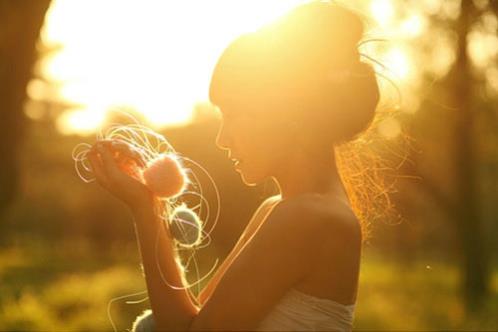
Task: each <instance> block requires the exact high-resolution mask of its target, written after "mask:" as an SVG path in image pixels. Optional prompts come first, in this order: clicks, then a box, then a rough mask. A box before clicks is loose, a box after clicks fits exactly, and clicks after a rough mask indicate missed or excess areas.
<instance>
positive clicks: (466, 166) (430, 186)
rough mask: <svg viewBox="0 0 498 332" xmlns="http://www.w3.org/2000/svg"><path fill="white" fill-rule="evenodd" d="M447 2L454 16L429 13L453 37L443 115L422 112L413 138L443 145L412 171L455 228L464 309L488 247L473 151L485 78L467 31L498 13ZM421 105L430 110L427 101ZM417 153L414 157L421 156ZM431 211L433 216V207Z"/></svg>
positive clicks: (485, 267)
mask: <svg viewBox="0 0 498 332" xmlns="http://www.w3.org/2000/svg"><path fill="white" fill-rule="evenodd" d="M440 3H443V2H442V1H441V2H440ZM452 3H455V4H457V6H458V7H457V9H458V10H457V11H456V12H457V13H458V15H455V17H456V18H454V19H448V17H444V16H443V17H442V16H441V15H440V13H435V14H434V15H429V18H430V20H431V23H432V29H434V31H437V30H436V29H444V30H446V31H449V32H450V33H451V35H452V36H454V39H455V45H454V47H455V48H454V62H453V65H452V67H451V69H450V70H449V72H448V74H447V75H445V76H444V77H443V79H442V80H440V81H439V82H438V84H437V86H436V87H437V90H436V91H437V93H438V94H440V96H441V97H442V98H443V100H444V105H445V106H446V107H444V110H441V111H442V112H443V113H444V118H445V120H444V121H440V120H439V119H437V117H436V116H435V114H434V112H430V113H431V114H428V113H427V115H426V116H427V117H424V118H423V120H421V119H419V120H418V122H419V125H420V126H421V127H423V128H422V129H420V128H419V132H418V134H417V136H418V137H416V139H417V140H419V138H420V140H421V141H424V140H425V142H424V143H422V149H424V150H426V149H428V150H430V149H433V150H434V149H435V148H434V146H435V145H442V146H440V147H438V148H436V149H435V150H437V152H436V153H439V155H436V154H434V153H433V155H432V159H436V158H437V159H438V160H433V165H432V166H434V167H431V166H429V167H427V164H426V165H417V167H416V168H417V169H416V170H414V171H413V172H414V173H418V174H420V175H422V178H423V180H422V183H421V185H422V187H423V188H424V192H425V193H428V194H430V196H431V198H433V199H434V201H436V202H437V204H438V205H439V207H440V208H441V210H442V211H443V212H444V214H445V215H446V216H447V217H448V219H449V221H450V222H451V223H452V224H453V225H454V227H455V230H456V237H457V246H458V249H459V250H458V255H459V258H460V259H461V276H462V285H461V287H462V288H461V289H462V295H463V298H464V302H465V307H466V310H467V311H468V312H476V311H478V310H479V309H480V308H481V305H482V304H483V303H484V300H485V299H486V297H487V295H488V294H489V282H490V280H489V279H490V252H489V250H488V243H487V241H486V240H487V236H486V233H485V231H484V219H483V218H484V217H483V213H482V209H481V207H482V202H481V200H482V198H483V195H482V193H481V192H480V190H479V189H480V187H481V183H480V181H482V179H481V178H480V174H479V165H480V162H481V160H482V156H481V155H479V154H478V144H479V143H480V142H479V141H478V139H479V138H480V136H479V135H477V130H476V123H477V122H478V121H479V117H482V116H483V114H482V113H483V112H480V111H479V109H480V108H481V106H482V104H483V103H482V100H479V98H478V95H477V94H478V91H480V90H482V87H483V84H485V83H486V82H485V80H482V76H483V75H482V72H483V70H482V68H477V66H475V65H474V64H473V61H472V60H473V59H472V57H471V56H470V55H471V53H472V52H471V51H470V46H469V45H470V40H471V38H470V37H471V33H472V32H475V27H476V24H477V23H478V22H479V20H480V19H481V18H482V16H483V15H487V14H491V13H493V15H494V17H495V18H496V17H497V16H498V15H497V13H498V2H497V1H489V2H488V1H471V0H460V1H452ZM494 34H496V32H494ZM481 47H486V46H482V45H481ZM481 50H483V49H481ZM425 51H426V50H424V51H422V52H425ZM485 69H486V68H484V70H485ZM424 107H426V108H427V110H429V109H430V108H428V107H427V105H425V106H424ZM431 110H432V111H434V109H431ZM438 121H440V122H438ZM431 127H435V128H437V129H436V131H440V132H441V131H446V132H449V137H448V141H447V142H445V143H446V144H442V143H441V142H436V141H435V140H434V139H433V138H434V137H441V135H440V134H438V135H435V136H434V135H433V136H432V139H431V138H423V136H424V135H425V134H427V133H428V132H430V131H431V130H434V128H431ZM424 152H425V151H424ZM420 158H421V157H420V156H419V157H415V158H414V159H419V161H420ZM422 158H423V157H422ZM425 158H426V159H427V158H430V157H427V156H425ZM434 163H435V164H434ZM436 164H438V165H436ZM441 165H442V166H441ZM438 171H439V172H438ZM431 213H432V214H433V215H434V212H431Z"/></svg>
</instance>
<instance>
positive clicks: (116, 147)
mask: <svg viewBox="0 0 498 332" xmlns="http://www.w3.org/2000/svg"><path fill="white" fill-rule="evenodd" d="M101 142H102V144H104V145H105V146H107V147H108V148H109V149H111V150H112V151H118V152H120V153H122V154H124V155H125V156H126V157H128V158H131V159H133V160H134V161H135V162H136V163H137V164H138V165H139V166H140V167H144V166H145V161H144V160H143V158H142V154H141V153H140V152H139V151H138V149H137V148H135V147H134V146H133V145H131V144H128V143H126V142H123V141H119V140H102V141H101Z"/></svg>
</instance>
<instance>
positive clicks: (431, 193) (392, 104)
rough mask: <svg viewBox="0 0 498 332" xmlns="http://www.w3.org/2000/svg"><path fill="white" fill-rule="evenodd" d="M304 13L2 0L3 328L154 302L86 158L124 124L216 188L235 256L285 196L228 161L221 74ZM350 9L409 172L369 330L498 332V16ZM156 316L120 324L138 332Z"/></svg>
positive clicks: (378, 233) (83, 326)
mask: <svg viewBox="0 0 498 332" xmlns="http://www.w3.org/2000/svg"><path fill="white" fill-rule="evenodd" d="M299 2H300V1H297V0H294V1H284V0H265V1H262V0H258V1H255V0H252V1H243V0H212V1H188V2H187V1H152V0H148V1H146V0H141V1H138V0H127V1H118V0H99V1H97V0H85V1H83V0H52V1H50V0H25V1H24V0H23V1H17V0H0V114H1V117H0V138H1V139H0V153H1V157H0V160H1V162H0V179H1V180H0V181H1V182H0V330H2V331H3V330H9V331H10V330H22V331H35V330H52V331H55V330H75V331H103V330H111V324H110V322H109V319H108V316H107V305H108V303H109V301H110V300H111V299H112V298H114V297H117V296H121V295H125V294H129V293H134V292H139V291H143V290H145V289H146V288H145V283H144V280H143V276H142V271H141V268H140V260H139V253H138V248H137V244H136V240H135V234H134V228H133V222H132V219H131V216H130V214H129V213H128V211H127V210H126V207H125V206H124V205H122V204H120V203H119V202H118V201H116V200H115V199H114V198H112V197H111V196H110V195H109V194H107V193H106V192H105V191H104V190H102V189H100V188H99V187H98V186H97V185H96V184H86V183H83V181H81V180H80V179H79V178H78V177H77V174H76V172H75V169H74V161H73V160H72V158H71V151H72V149H73V148H74V146H76V144H78V143H81V142H86V143H90V144H91V143H93V142H94V141H95V133H96V130H97V128H98V127H99V126H101V125H102V124H104V123H106V121H110V120H112V119H115V114H116V112H114V111H113V110H115V109H120V110H126V111H127V112H129V113H130V114H134V116H136V117H137V118H138V119H140V120H141V121H143V123H145V124H147V125H148V126H150V127H151V128H154V129H155V130H157V131H159V132H161V133H162V134H163V135H164V136H165V137H166V138H167V139H168V140H169V141H170V142H171V143H172V144H173V145H174V147H175V148H176V149H177V150H178V151H179V152H181V153H182V154H184V155H186V156H188V157H190V158H192V159H194V160H196V161H197V162H199V163H200V164H202V165H203V166H204V167H205V168H206V170H207V171H208V172H209V173H210V174H211V175H212V176H213V178H214V180H215V181H216V183H217V186H218V189H219V191H220V194H221V215H220V220H219V223H218V225H217V226H216V228H215V230H214V232H213V233H212V242H211V244H210V245H209V246H208V247H206V248H204V249H202V250H199V253H198V255H197V257H198V262H199V266H200V269H201V270H202V271H203V272H206V271H208V270H209V269H210V268H211V267H212V266H213V263H214V261H215V260H216V259H217V258H218V259H223V258H224V257H225V256H226V255H227V253H228V252H229V251H230V249H231V248H232V246H233V245H234V243H235V241H236V239H237V237H238V236H239V235H240V233H241V231H242V229H243V228H244V227H245V225H246V223H247V222H248V220H249V218H250V216H251V214H252V213H253V211H254V209H255V208H256V207H257V206H258V204H259V203H260V202H261V201H262V200H263V199H264V198H265V197H267V196H269V195H271V194H274V193H275V190H276V188H275V187H274V186H273V185H272V183H270V182H268V183H263V184H261V185H258V186H254V187H247V186H244V185H243V183H242V182H241V180H240V177H239V175H238V174H237V173H236V172H235V171H234V169H233V166H232V164H231V162H230V161H229V160H228V159H227V158H226V153H224V152H223V151H220V150H218V149H217V148H216V146H215V143H214V142H215V135H216V132H217V129H218V125H219V116H218V113H217V112H216V110H215V109H214V108H213V107H212V106H211V105H210V104H209V103H208V102H207V89H208V84H209V78H210V73H211V70H212V68H213V66H214V64H215V61H216V59H217V57H218V55H219V54H220V52H221V51H222V50H223V48H224V47H225V46H226V45H227V44H228V42H229V41H230V40H231V39H232V38H233V37H235V36H237V35H238V34H240V33H242V32H245V31H249V30H251V29H254V28H257V27H258V26H259V25H261V24H264V23H265V22H268V21H269V20H271V19H272V18H273V17H276V16H277V15H279V14H280V13H282V12H284V11H285V10H286V9H288V8H290V6H292V5H295V4H297V3H299ZM342 2H343V3H347V5H348V6H350V7H352V8H354V9H355V10H357V11H359V12H360V13H362V14H363V15H365V17H366V20H367V23H368V28H369V30H368V34H367V36H366V39H367V40H369V42H368V43H364V44H363V45H362V46H361V51H362V52H363V53H364V54H365V57H364V60H365V61H370V63H372V64H373V65H374V66H375V69H376V71H377V72H378V74H379V82H380V84H381V87H382V90H383V101H382V105H381V106H380V107H381V108H382V109H383V110H384V111H387V112H389V114H390V116H389V117H386V118H385V119H384V120H383V121H381V122H380V123H378V125H377V128H376V131H377V133H378V136H379V138H380V139H379V141H380V142H384V143H382V144H385V145H383V146H385V147H386V148H385V149H384V150H388V149H389V147H392V146H394V147H396V149H393V150H392V151H391V152H392V155H394V157H395V158H398V159H402V161H403V162H401V163H399V164H398V166H397V167H395V169H394V170H395V171H396V172H397V174H399V177H398V178H397V180H396V181H395V184H396V185H395V187H394V188H393V189H394V190H393V193H392V195H391V199H392V201H393V202H394V203H395V204H396V206H397V209H398V210H397V211H398V212H399V214H400V215H401V216H402V220H401V219H400V221H399V222H392V221H387V220H383V219H382V217H380V218H377V219H376V220H374V221H372V223H371V236H370V237H369V239H368V241H367V242H366V243H365V246H364V250H363V258H362V259H363V261H362V268H361V276H360V279H361V280H360V288H359V297H358V306H357V311H356V319H355V325H354V326H355V329H357V330H398V331H399V330H457V329H458V330H498V315H497V314H496V313H497V312H498V269H497V259H498V257H497V255H496V252H497V248H498V241H497V235H498V222H497V221H498V204H496V203H497V201H496V199H497V197H498V172H497V171H498V62H497V59H498V57H497V56H498V37H497V32H498V1H496V0H352V1H342ZM377 144H379V143H377ZM400 147H401V148H402V149H401V150H400ZM206 198H207V199H208V200H209V201H210V202H212V203H214V202H215V200H214V198H215V197H214V195H213V193H207V194H206ZM141 298H143V296H137V297H134V298H130V299H132V300H140V299H141ZM147 307H148V302H147V301H143V302H141V303H136V304H127V303H125V301H124V300H121V301H116V302H114V303H113V305H112V306H111V315H112V317H113V319H114V321H115V323H116V325H117V327H118V329H119V330H125V329H127V328H130V327H131V323H132V321H133V319H134V317H135V316H136V315H138V314H139V313H140V312H141V311H142V310H144V309H145V308H147Z"/></svg>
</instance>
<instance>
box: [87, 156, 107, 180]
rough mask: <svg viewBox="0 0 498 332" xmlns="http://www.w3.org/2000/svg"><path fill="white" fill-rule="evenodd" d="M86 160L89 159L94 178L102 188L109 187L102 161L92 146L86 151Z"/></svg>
mask: <svg viewBox="0 0 498 332" xmlns="http://www.w3.org/2000/svg"><path fill="white" fill-rule="evenodd" d="M87 156H88V160H89V161H90V166H91V167H92V171H93V174H94V175H95V180H97V182H98V183H99V184H100V185H101V186H102V187H104V188H109V179H108V178H107V174H106V173H105V170H104V168H103V165H102V162H101V161H100V159H99V156H98V155H97V152H96V151H95V149H94V148H92V149H91V150H90V151H89V152H88V155H87Z"/></svg>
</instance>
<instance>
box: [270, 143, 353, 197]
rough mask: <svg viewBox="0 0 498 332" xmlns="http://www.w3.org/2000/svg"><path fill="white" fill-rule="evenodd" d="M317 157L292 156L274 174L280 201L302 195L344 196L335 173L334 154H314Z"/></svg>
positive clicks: (340, 182)
mask: <svg viewBox="0 0 498 332" xmlns="http://www.w3.org/2000/svg"><path fill="white" fill-rule="evenodd" d="M316 156H317V157H312V156H306V155H304V154H302V153H296V154H294V155H293V156H292V157H291V158H290V159H289V160H287V162H286V164H285V165H282V167H281V169H280V170H279V172H278V173H277V174H275V176H274V179H275V181H276V182H277V184H278V186H279V188H280V193H281V196H282V199H288V198H290V197H294V196H298V195H301V194H304V193H318V194H323V195H327V194H331V193H335V194H337V193H339V194H344V193H345V191H344V187H343V184H342V181H341V179H340V177H339V173H338V171H337V166H336V163H335V157H334V153H330V154H324V153H322V154H316Z"/></svg>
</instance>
